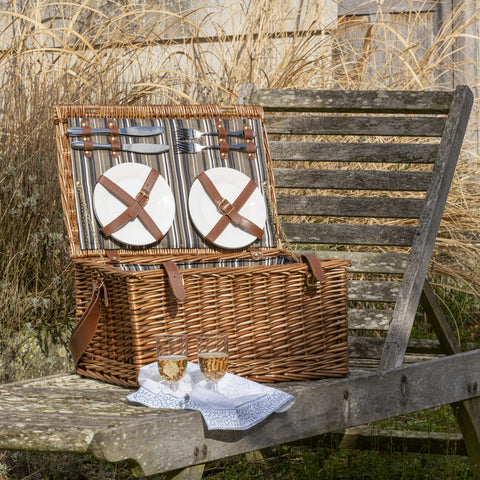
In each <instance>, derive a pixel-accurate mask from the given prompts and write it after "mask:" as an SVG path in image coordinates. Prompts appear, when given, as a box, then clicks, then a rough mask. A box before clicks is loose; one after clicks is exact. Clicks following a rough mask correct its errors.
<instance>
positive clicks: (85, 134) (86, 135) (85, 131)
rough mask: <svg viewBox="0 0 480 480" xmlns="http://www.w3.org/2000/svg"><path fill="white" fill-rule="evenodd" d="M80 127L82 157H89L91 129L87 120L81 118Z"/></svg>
mask: <svg viewBox="0 0 480 480" xmlns="http://www.w3.org/2000/svg"><path fill="white" fill-rule="evenodd" d="M80 125H81V127H82V140H83V155H84V156H85V157H91V156H92V153H93V142H92V127H91V126H90V122H89V121H88V118H82V120H81V122H80Z"/></svg>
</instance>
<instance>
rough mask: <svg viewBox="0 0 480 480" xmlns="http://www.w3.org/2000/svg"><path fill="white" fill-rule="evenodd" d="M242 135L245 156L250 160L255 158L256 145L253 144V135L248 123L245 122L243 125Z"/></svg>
mask: <svg viewBox="0 0 480 480" xmlns="http://www.w3.org/2000/svg"><path fill="white" fill-rule="evenodd" d="M243 137H244V138H245V145H246V147H247V157H248V158H249V159H250V160H255V156H256V153H257V147H256V146H255V142H254V141H253V138H254V135H253V130H252V127H250V125H249V124H248V123H245V124H244V125H243Z"/></svg>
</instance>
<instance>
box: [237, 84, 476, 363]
mask: <svg viewBox="0 0 480 480" xmlns="http://www.w3.org/2000/svg"><path fill="white" fill-rule="evenodd" d="M472 102H473V96H472V93H471V91H470V89H469V88H468V87H466V86H459V87H457V88H456V89H455V91H448V92H447V91H445V92H440V91H435V92H434V91H428V92H406V91H405V92H403V91H324V90H272V89H256V88H255V87H254V86H253V85H251V84H247V85H244V86H243V87H242V89H241V93H240V95H239V101H238V103H241V104H252V105H261V106H263V108H264V110H265V115H266V130H267V133H268V136H269V144H270V149H271V154H272V159H273V161H274V166H275V170H274V174H275V185H276V192H277V203H278V214H279V216H280V221H281V225H282V229H283V232H284V234H285V237H286V239H287V241H288V242H290V243H295V244H296V246H297V248H298V246H300V248H303V249H305V250H307V249H314V250H316V251H317V252H318V255H319V256H320V257H330V256H337V257H343V258H349V259H351V260H352V268H351V281H350V282H349V300H350V308H349V328H350V329H351V332H352V336H351V341H350V346H351V348H350V353H351V358H352V359H355V358H357V359H358V360H357V364H358V365H360V366H362V365H363V366H368V365H369V362H370V361H371V359H372V358H373V359H376V361H377V364H378V359H380V368H381V369H390V368H394V367H396V366H399V365H400V364H401V363H402V362H403V358H404V354H405V351H406V348H407V344H408V340H409V337H410V331H411V327H412V324H413V320H414V318H415V314H416V312H417V308H418V303H419V299H420V295H421V291H422V287H423V284H424V281H425V277H426V274H427V269H428V264H429V262H430V258H431V255H432V251H433V246H434V243H435V240H436V237H437V232H438V228H439V225H440V221H441V217H442V214H443V210H444V207H445V203H446V199H447V195H448V191H449V187H450V183H451V180H452V177H453V174H454V170H455V166H456V163H457V158H458V156H459V153H460V148H461V145H462V142H463V137H464V134H465V130H466V127H467V122H468V117H469V114H470V110H471V106H472Z"/></svg>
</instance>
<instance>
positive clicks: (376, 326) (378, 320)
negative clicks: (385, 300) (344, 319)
mask: <svg viewBox="0 0 480 480" xmlns="http://www.w3.org/2000/svg"><path fill="white" fill-rule="evenodd" d="M392 314H393V312H392V310H371V309H370V310H369V309H365V310H360V309H358V308H349V309H348V328H349V329H350V330H388V326H389V324H390V320H391V319H392Z"/></svg>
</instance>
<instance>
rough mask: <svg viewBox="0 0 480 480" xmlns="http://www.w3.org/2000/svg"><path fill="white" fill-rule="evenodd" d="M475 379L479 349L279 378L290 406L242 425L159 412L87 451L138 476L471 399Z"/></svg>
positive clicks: (102, 434)
mask: <svg viewBox="0 0 480 480" xmlns="http://www.w3.org/2000/svg"><path fill="white" fill-rule="evenodd" d="M446 378H448V379H449V381H447V382H446V381H445V379H446ZM474 382H477V383H478V382H480V351H474V352H467V353H462V354H459V355H456V356H454V357H450V358H440V359H437V360H432V361H429V362H423V363H420V364H415V365H408V366H405V367H400V368H397V369H394V370H390V371H388V372H384V373H383V374H370V375H362V376H359V377H356V378H348V379H340V380H331V381H328V382H326V381H319V382H302V383H301V384H299V383H295V384H294V383H291V384H282V385H279V387H281V388H282V389H284V390H286V391H288V392H290V393H292V394H293V395H295V397H296V402H295V405H294V406H293V407H292V408H290V409H289V410H288V411H287V412H285V413H282V414H276V415H272V416H270V417H269V418H268V419H266V420H265V421H264V422H262V423H261V424H259V425H257V426H256V427H253V428H251V429H249V430H247V431H244V432H234V431H224V432H222V431H217V432H213V431H211V432H209V431H206V430H205V429H204V426H203V422H202V420H201V416H200V414H199V413H198V412H182V413H185V415H180V414H179V415H175V416H168V415H166V414H158V415H156V416H155V417H151V418H147V419H141V420H139V421H136V422H131V423H125V424H123V425H121V426H118V427H114V428H110V429H107V430H103V431H99V432H97V433H96V434H95V437H94V439H93V442H92V452H93V453H94V455H95V456H96V457H97V458H99V459H103V460H107V461H110V462H117V461H121V460H124V459H131V460H133V461H134V462H136V463H137V465H138V466H137V468H136V474H138V475H150V474H154V473H157V472H159V471H168V470H172V469H173V468H179V467H186V466H190V465H194V464H197V463H205V462H207V461H211V460H216V459H219V458H224V457H226V456H231V455H236V454H239V453H245V452H247V451H251V450H254V449H260V448H264V447H269V446H272V445H278V444H282V443H285V442H290V441H295V440H298V439H301V438H308V437H312V436H315V435H320V434H322V433H327V432H331V431H335V430H340V429H345V428H348V427H353V426H357V425H363V424H366V423H368V422H372V421H376V420H381V419H383V418H389V417H393V416H396V415H400V414H404V413H409V412H414V411H418V410H422V409H425V408H433V407H436V406H439V405H443V404H445V403H452V402H455V401H459V400H465V399H468V398H474V397H476V396H478V395H480V391H476V390H475V391H473V390H472V388H471V385H472V384H473V383H474ZM469 386H470V387H469ZM319 398H321V399H322V401H321V402H319V401H318V399H319ZM372 405H375V408H374V409H372ZM187 432H188V434H187ZM179 438H181V439H182V441H181V442H179V441H178V439H179ZM145 439H148V441H145ZM138 445H142V448H141V449H139V448H138Z"/></svg>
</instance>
